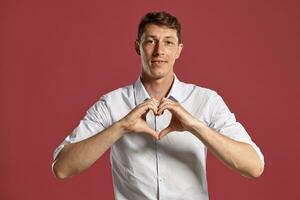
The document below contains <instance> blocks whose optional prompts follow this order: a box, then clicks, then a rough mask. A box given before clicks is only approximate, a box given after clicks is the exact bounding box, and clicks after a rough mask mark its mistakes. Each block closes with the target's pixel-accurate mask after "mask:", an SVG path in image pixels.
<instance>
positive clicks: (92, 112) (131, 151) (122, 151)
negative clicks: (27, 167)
mask: <svg viewBox="0 0 300 200" xmlns="http://www.w3.org/2000/svg"><path fill="white" fill-rule="evenodd" d="M167 97H168V98H171V99H173V100H175V101H178V102H179V103H180V104H181V105H182V106H183V107H184V108H185V109H186V110H187V111H188V112H190V113H191V114H192V115H193V116H195V117H196V118H198V119H199V120H201V121H202V122H204V123H206V124H207V126H209V127H211V128H213V129H215V130H216V131H217V132H219V133H221V134H224V135H226V136H228V137H230V138H232V139H234V140H237V141H241V142H245V143H248V144H250V145H252V146H253V148H254V149H255V150H256V152H257V154H258V155H259V157H260V158H261V160H262V161H264V159H263V155H262V153H261V152H260V150H259V148H258V147H257V146H256V145H255V144H254V143H253V142H252V141H251V138H250V137H249V135H248V134H247V132H246V130H245V129H244V128H243V126H242V125H241V124H240V123H239V122H237V121H236V118H235V116H234V114H233V113H231V112H230V110H229V109H228V107H227V106H226V104H225V103H224V101H223V100H222V98H221V97H220V96H219V95H218V94H217V93H216V92H215V91H212V90H210V89H206V88H202V87H199V86H196V85H193V84H187V83H183V82H180V81H179V80H178V79H177V78H176V76H175V78H174V81H173V84H172V88H171V90H170V92H169V94H168V96H167ZM148 98H150V97H149V94H148V93H147V91H146V90H145V88H144V86H143V84H142V82H141V80H140V79H138V80H137V81H136V82H135V83H134V84H132V85H129V86H126V87H123V88H119V89H117V90H114V91H112V92H110V93H108V94H106V95H104V96H102V97H101V99H100V100H99V101H98V102H96V103H95V104H94V105H93V106H92V107H91V108H90V109H89V110H88V111H87V113H86V115H85V117H84V118H83V119H82V120H81V121H80V123H79V125H78V127H77V128H75V129H74V131H73V132H72V133H71V134H70V135H69V136H68V137H67V138H66V139H65V140H64V141H63V143H62V144H61V145H60V146H58V147H57V149H56V150H55V152H54V159H55V158H56V156H57V155H58V153H59V152H60V151H61V149H62V148H63V147H64V145H66V144H69V143H74V142H78V141H81V140H83V139H86V138H88V137H91V136H93V135H94V134H97V133H99V132H101V131H102V130H103V129H105V128H107V127H109V126H110V125H112V124H113V123H114V122H116V121H118V120H120V119H121V118H123V117H124V116H125V115H126V114H127V113H129V112H130V111H131V110H132V109H133V108H134V107H136V106H137V105H138V104H140V103H142V102H143V101H145V100H146V99H148ZM146 119H147V123H148V125H149V127H151V128H153V129H155V130H156V131H157V132H159V131H160V130H162V129H164V128H165V127H167V126H168V124H169V122H170V119H171V113H170V112H169V111H165V112H164V114H163V115H162V116H155V115H153V113H152V111H151V112H149V113H148V114H147V117H146ZM100 134H101V133H100ZM206 152H207V149H206V147H205V145H204V144H203V143H202V142H201V141H200V140H199V139H198V138H197V137H195V136H194V135H193V134H191V133H189V132H172V133H169V134H168V135H167V136H165V137H164V138H162V139H161V140H159V141H154V140H153V139H152V138H151V137H150V136H148V135H147V134H126V135H124V136H123V137H122V138H120V139H119V140H118V141H117V142H116V143H115V144H113V146H112V147H111V152H110V160H111V166H112V175H113V183H114V194H115V198H116V199H117V200H123V199H126V200H142V199H151V200H152V199H153V200H154V199H159V200H170V199H182V200H195V199H201V200H207V199H208V188H207V179H206Z"/></svg>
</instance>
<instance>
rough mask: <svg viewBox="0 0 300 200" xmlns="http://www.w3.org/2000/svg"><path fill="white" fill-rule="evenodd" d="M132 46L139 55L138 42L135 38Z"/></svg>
mask: <svg viewBox="0 0 300 200" xmlns="http://www.w3.org/2000/svg"><path fill="white" fill-rule="evenodd" d="M134 48H135V52H136V53H137V54H138V55H141V52H140V43H139V41H138V40H136V41H135V42H134Z"/></svg>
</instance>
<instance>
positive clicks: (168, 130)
mask: <svg viewBox="0 0 300 200" xmlns="http://www.w3.org/2000/svg"><path fill="white" fill-rule="evenodd" d="M172 131H173V129H172V128H171V127H169V126H168V127H167V128H165V129H163V130H162V131H161V132H160V133H159V139H161V138H163V137H164V136H165V135H167V134H168V133H170V132H172Z"/></svg>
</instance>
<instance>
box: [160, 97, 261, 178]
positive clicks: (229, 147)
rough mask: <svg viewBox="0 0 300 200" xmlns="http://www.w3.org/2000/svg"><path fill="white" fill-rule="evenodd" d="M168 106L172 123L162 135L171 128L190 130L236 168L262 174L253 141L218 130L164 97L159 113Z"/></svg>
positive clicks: (174, 129)
mask: <svg viewBox="0 0 300 200" xmlns="http://www.w3.org/2000/svg"><path fill="white" fill-rule="evenodd" d="M166 109H168V110H169V111H170V112H171V113H172V119H171V122H170V125H169V126H168V127H167V128H166V129H164V130H162V132H161V133H160V138H162V137H164V136H165V135H166V134H168V133H169V132H172V131H189V132H191V133H192V134H194V135H195V136H196V137H197V138H199V139H200V140H201V141H202V142H203V143H204V144H205V145H206V147H207V148H208V149H209V150H210V151H211V152H212V153H213V154H214V155H215V156H216V157H217V158H218V159H219V160H220V161H222V162H223V163H224V164H226V165H227V166H228V167H230V168H231V169H233V170H234V171H237V172H238V173H240V174H242V175H244V176H247V177H251V178H257V177H259V176H260V175H261V174H262V172H263V163H262V161H261V160H260V158H259V156H258V155H257V153H256V152H255V150H254V149H253V148H252V146H251V145H249V144H246V143H243V142H238V141H235V140H233V139H231V138H229V137H226V136H224V135H222V134H220V133H217V132H216V131H215V130H213V129H211V128H209V127H207V126H206V125H205V124H204V123H203V122H200V121H199V120H197V119H196V118H194V117H193V116H192V115H191V114H190V113H188V112H187V111H186V110H185V109H184V108H183V107H182V106H181V105H180V104H179V103H177V102H174V101H172V100H170V99H166V98H164V99H163V100H162V102H161V104H160V106H159V109H158V114H162V112H163V111H164V110H166Z"/></svg>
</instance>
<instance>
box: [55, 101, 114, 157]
mask: <svg viewBox="0 0 300 200" xmlns="http://www.w3.org/2000/svg"><path fill="white" fill-rule="evenodd" d="M110 124H111V118H110V114H109V111H108V108H107V106H106V102H105V99H104V98H101V99H100V100H99V101H98V102H96V103H95V104H94V105H93V106H92V107H90V108H89V109H88V111H87V112H86V114H85V116H84V117H83V119H82V120H80V122H79V125H78V126H77V127H76V128H75V129H74V130H73V131H72V133H71V134H70V135H68V136H67V137H66V138H65V139H64V141H63V142H62V143H61V144H60V145H59V146H58V147H57V148H56V149H55V151H54V154H53V159H54V160H55V159H56V157H57V156H58V154H59V153H60V151H61V150H62V149H63V148H64V146H65V145H67V144H71V143H75V142H79V141H82V140H84V139H87V138H89V137H91V136H93V135H95V134H97V133H99V132H101V131H102V130H103V129H105V128H107V127H108V126H109V125H110Z"/></svg>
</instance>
